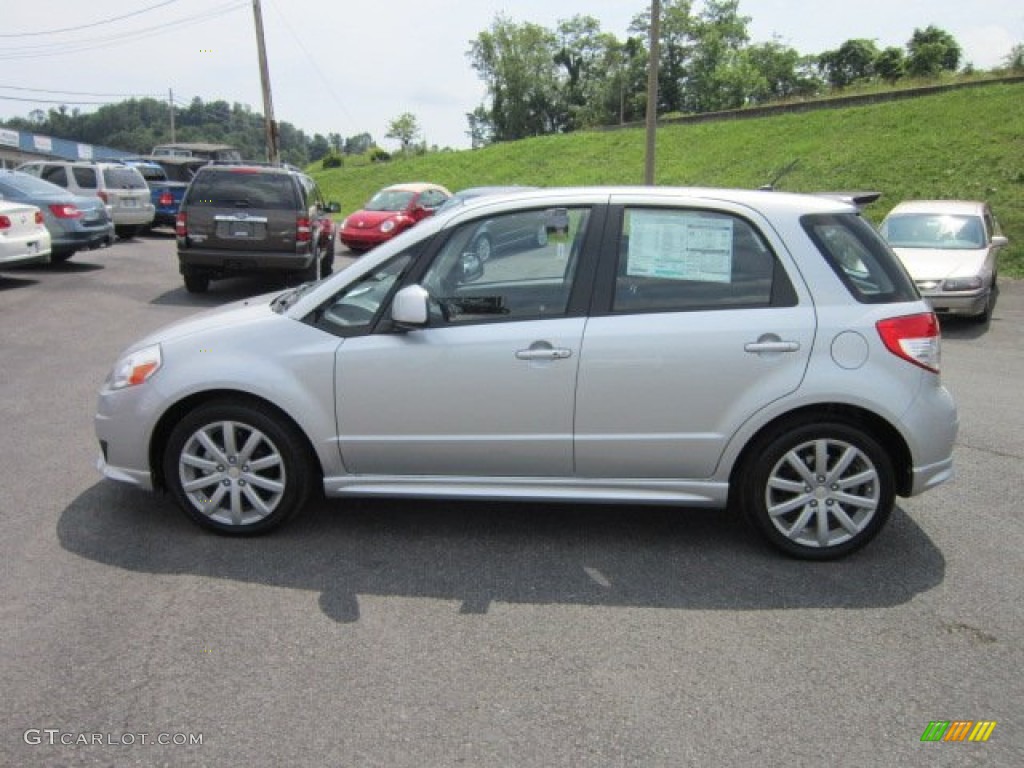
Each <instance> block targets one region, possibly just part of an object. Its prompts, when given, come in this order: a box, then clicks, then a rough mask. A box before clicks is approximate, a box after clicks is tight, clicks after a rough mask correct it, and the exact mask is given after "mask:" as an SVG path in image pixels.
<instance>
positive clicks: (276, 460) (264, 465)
mask: <svg viewBox="0 0 1024 768" xmlns="http://www.w3.org/2000/svg"><path fill="white" fill-rule="evenodd" d="M280 464H281V457H280V456H278V455H277V454H276V453H275V454H273V455H271V456H264V457H263V458H262V459H256V460H254V461H250V462H249V470H250V471H251V472H261V471H263V470H264V469H269V468H270V467H276V466H279V465H280Z"/></svg>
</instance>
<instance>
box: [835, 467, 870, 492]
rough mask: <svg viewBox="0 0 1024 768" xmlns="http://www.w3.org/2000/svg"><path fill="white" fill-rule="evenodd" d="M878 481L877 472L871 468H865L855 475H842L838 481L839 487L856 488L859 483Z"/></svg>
mask: <svg viewBox="0 0 1024 768" xmlns="http://www.w3.org/2000/svg"><path fill="white" fill-rule="evenodd" d="M877 481H878V474H877V473H876V472H875V470H873V469H865V470H864V471H863V472H858V473H857V474H856V475H851V476H850V477H844V478H843V479H842V480H840V481H839V485H840V487H841V488H843V489H846V488H856V487H857V486H860V485H865V484H867V483H875V482H877Z"/></svg>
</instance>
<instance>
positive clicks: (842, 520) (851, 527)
mask: <svg viewBox="0 0 1024 768" xmlns="http://www.w3.org/2000/svg"><path fill="white" fill-rule="evenodd" d="M832 514H833V515H835V518H836V520H838V521H839V524H840V525H841V526H843V528H844V529H845V530H846V532H847V533H849V534H850V535H851V536H853V535H856V534H857V533H859V532H860V530H861V529H862V528H863V527H864V525H865V524H866V521H865V522H864V523H862V524H861V525H857V523H855V522H854V521H853V520H852V519H850V516H849V515H847V514H846V512H845V511H844V510H843V509H842V507H833V508H832Z"/></svg>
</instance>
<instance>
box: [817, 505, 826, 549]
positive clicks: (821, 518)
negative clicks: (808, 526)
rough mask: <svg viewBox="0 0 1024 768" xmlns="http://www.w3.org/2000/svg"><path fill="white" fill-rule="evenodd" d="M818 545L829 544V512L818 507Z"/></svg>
mask: <svg viewBox="0 0 1024 768" xmlns="http://www.w3.org/2000/svg"><path fill="white" fill-rule="evenodd" d="M818 546H819V547H827V546H828V512H826V511H825V510H824V509H822V508H820V507H819V508H818Z"/></svg>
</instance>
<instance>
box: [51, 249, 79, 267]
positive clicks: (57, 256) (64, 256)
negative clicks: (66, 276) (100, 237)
mask: <svg viewBox="0 0 1024 768" xmlns="http://www.w3.org/2000/svg"><path fill="white" fill-rule="evenodd" d="M76 253H78V251H51V252H50V263H51V264H63V263H64V262H65V261H67V260H68V259H70V258H71V257H72V256H74V255H75V254H76Z"/></svg>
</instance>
